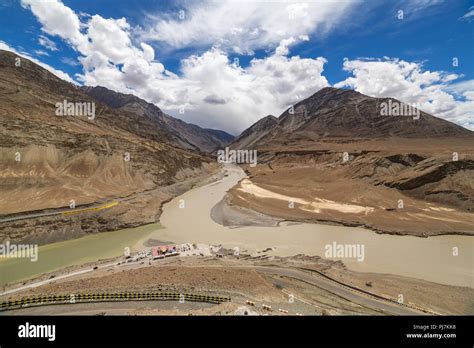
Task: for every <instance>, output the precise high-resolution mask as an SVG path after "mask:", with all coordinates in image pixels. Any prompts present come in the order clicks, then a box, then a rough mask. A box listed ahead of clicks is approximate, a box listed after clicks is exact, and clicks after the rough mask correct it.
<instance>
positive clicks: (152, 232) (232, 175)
mask: <svg viewBox="0 0 474 348" xmlns="http://www.w3.org/2000/svg"><path fill="white" fill-rule="evenodd" d="M225 170H226V172H227V175H226V176H225V177H223V178H222V179H221V180H220V181H218V182H214V183H211V184H208V185H205V186H201V187H198V188H195V189H192V190H190V191H187V192H186V193H184V194H183V195H181V196H178V197H176V198H175V199H173V200H172V201H170V202H169V203H167V204H165V206H164V207H163V214H162V216H161V219H160V223H161V225H162V227H161V226H159V225H156V224H154V225H148V226H143V227H139V228H135V229H128V230H122V231H117V232H109V233H102V234H98V235H93V236H88V237H84V238H89V239H87V240H86V239H84V238H81V239H82V241H81V239H78V240H75V241H69V242H61V243H55V244H52V245H48V246H46V247H44V248H43V249H41V248H40V251H39V258H38V261H37V262H36V263H37V264H39V265H42V266H38V265H37V266H35V267H34V268H33V269H30V270H27V271H25V269H26V268H28V264H33V263H32V262H29V261H27V260H8V261H2V262H0V266H1V267H2V272H3V271H5V267H6V268H7V270H6V275H7V277H6V279H5V281H8V282H11V281H14V280H18V279H22V278H24V277H25V275H26V274H28V276H29V277H30V276H32V275H34V274H38V272H39V271H41V272H46V271H51V270H53V269H57V268H58V267H59V266H61V265H62V266H67V265H72V264H81V263H84V262H89V261H94V260H93V259H94V258H95V259H99V258H106V257H111V256H118V255H120V254H121V253H122V252H123V248H124V246H132V250H133V249H137V248H138V247H140V246H141V245H143V243H144V242H145V241H146V240H148V239H150V238H151V239H155V240H161V241H172V242H174V243H187V242H189V243H206V244H222V245H223V246H224V247H227V248H234V247H238V248H239V249H240V251H241V252H244V251H245V250H246V251H247V252H250V253H253V252H256V251H257V250H263V249H265V248H268V247H271V248H273V251H271V252H270V254H271V255H276V256H291V255H296V254H306V255H318V256H323V257H324V255H325V246H326V245H328V244H333V243H334V242H336V243H337V244H359V245H363V246H364V259H363V261H357V259H353V258H344V259H342V261H343V262H344V263H345V264H346V266H347V267H348V268H349V269H351V270H354V271H362V272H376V273H390V274H397V275H403V276H409V277H414V278H419V279H425V280H428V281H433V282H437V283H442V284H448V285H459V286H469V287H474V274H473V265H474V253H473V250H474V237H471V236H456V235H449V236H436V237H429V238H419V237H411V236H396V235H388V234H377V233H375V232H373V231H371V230H368V229H364V228H356V227H344V226H330V225H321V224H284V225H281V226H279V227H254V226H252V227H241V228H229V227H224V226H222V225H219V224H217V223H216V222H214V221H213V220H212V218H211V216H210V211H211V209H212V208H213V207H214V205H215V204H217V203H218V202H219V201H220V200H221V199H222V197H223V196H224V195H225V192H226V191H227V190H228V189H229V188H231V187H232V186H234V185H235V184H236V183H237V182H238V180H240V179H241V178H242V177H244V176H245V174H244V172H243V171H242V169H240V168H239V167H236V166H227V167H226V169H225ZM133 246H134V247H133ZM453 247H457V248H458V255H457V256H454V255H453ZM336 259H337V258H336ZM12 261H13V262H16V263H13V264H9V263H10V262H12ZM63 262H64V264H63ZM12 265H14V266H15V269H12ZM20 276H21V277H20Z"/></svg>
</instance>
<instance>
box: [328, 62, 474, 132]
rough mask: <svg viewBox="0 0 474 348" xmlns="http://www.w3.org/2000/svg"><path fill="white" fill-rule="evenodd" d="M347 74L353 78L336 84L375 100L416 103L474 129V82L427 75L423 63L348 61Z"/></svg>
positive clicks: (434, 73)
mask: <svg viewBox="0 0 474 348" xmlns="http://www.w3.org/2000/svg"><path fill="white" fill-rule="evenodd" d="M343 68H344V70H346V71H348V72H350V73H351V74H352V75H353V76H351V77H349V78H347V79H345V80H344V81H341V82H339V83H336V84H335V87H339V88H340V87H350V88H353V89H355V90H357V91H359V92H361V93H363V94H366V95H369V96H373V97H393V98H397V99H399V100H401V101H402V102H405V103H410V104H412V103H416V104H418V105H420V108H421V109H422V110H423V111H425V112H427V113H430V114H432V115H434V116H437V117H441V118H444V119H446V120H449V121H451V122H455V123H458V124H460V125H462V126H464V127H466V128H470V129H474V120H473V117H472V116H473V111H472V110H474V104H473V99H472V91H473V89H472V87H473V83H472V81H467V82H462V83H461V82H459V83H455V81H456V80H458V79H459V78H460V77H461V76H459V75H457V74H450V73H447V72H443V71H426V70H424V69H423V65H422V63H416V62H406V61H404V60H400V59H391V58H388V57H386V58H384V59H356V60H345V61H344V64H343Z"/></svg>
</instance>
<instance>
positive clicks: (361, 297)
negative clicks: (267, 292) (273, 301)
mask: <svg viewBox="0 0 474 348" xmlns="http://www.w3.org/2000/svg"><path fill="white" fill-rule="evenodd" d="M255 269H256V270H257V271H259V272H262V273H267V274H276V275H281V276H285V277H290V278H296V279H300V280H303V281H305V282H307V283H309V284H311V285H314V286H316V287H318V288H321V289H324V290H326V291H329V292H331V293H332V294H335V295H337V296H340V297H342V298H345V299H346V300H348V301H351V302H355V303H358V304H361V305H363V306H366V307H369V308H372V309H378V310H381V311H383V312H385V313H386V314H391V315H420V314H426V313H423V312H421V311H417V310H415V309H411V308H408V307H405V306H403V305H400V304H397V303H392V302H390V301H384V300H381V299H380V300H379V299H377V298H375V297H371V296H370V295H365V294H363V293H359V292H357V291H355V290H352V289H350V288H347V287H344V286H342V285H340V284H338V283H336V282H334V281H331V280H329V279H326V278H323V277H318V276H316V275H314V274H312V273H309V272H304V271H300V270H297V269H292V268H280V267H263V266H256V267H255Z"/></svg>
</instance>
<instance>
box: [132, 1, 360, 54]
mask: <svg viewBox="0 0 474 348" xmlns="http://www.w3.org/2000/svg"><path fill="white" fill-rule="evenodd" d="M356 4H357V2H351V1H308V2H302V1H295V0H289V1H273V2H269V1H202V2H197V1H196V2H194V1H192V2H186V3H183V8H182V10H181V11H184V12H183V14H184V18H183V19H181V18H180V16H179V15H180V13H179V11H177V12H176V13H173V14H169V13H159V14H156V15H154V16H150V18H149V22H150V25H149V26H148V27H147V28H146V29H144V30H143V31H142V33H141V37H142V39H144V40H156V41H158V42H161V43H165V44H167V45H169V46H171V47H174V48H181V47H183V46H190V45H191V46H201V47H208V46H212V45H214V46H216V45H219V46H220V47H221V48H222V49H224V50H227V49H232V50H233V51H234V52H235V53H238V54H253V51H254V50H255V49H261V48H274V47H276V46H277V45H278V43H279V42H280V41H281V40H284V39H287V38H289V37H298V36H301V35H309V34H310V33H314V32H316V33H317V35H318V36H322V35H324V34H325V33H327V32H328V31H329V30H330V29H332V28H333V27H334V26H335V25H336V23H338V22H339V21H340V20H341V19H342V17H343V16H344V15H345V14H347V12H348V10H349V9H350V8H351V7H352V6H354V5H356Z"/></svg>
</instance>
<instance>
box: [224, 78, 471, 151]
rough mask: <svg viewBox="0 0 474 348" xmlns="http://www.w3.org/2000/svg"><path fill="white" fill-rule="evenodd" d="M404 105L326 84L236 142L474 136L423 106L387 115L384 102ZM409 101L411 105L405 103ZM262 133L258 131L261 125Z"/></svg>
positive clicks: (270, 143) (266, 143)
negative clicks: (403, 113) (409, 112)
mask: <svg viewBox="0 0 474 348" xmlns="http://www.w3.org/2000/svg"><path fill="white" fill-rule="evenodd" d="M389 101H392V102H394V103H400V105H402V104H404V103H402V102H400V101H398V100H397V99H395V98H374V97H370V96H366V95H364V94H362V93H360V92H357V91H354V90H344V89H338V88H334V87H325V88H323V89H321V90H319V91H317V92H316V93H314V94H313V95H311V96H309V97H308V98H305V99H303V100H301V101H299V102H297V103H295V104H294V106H292V107H290V108H288V109H287V110H285V111H284V112H283V113H282V114H281V115H280V116H279V117H278V118H277V119H276V122H273V124H268V123H267V126H269V127H268V129H261V127H260V126H259V122H260V121H261V120H259V121H257V122H256V123H254V124H253V125H252V126H250V127H249V128H247V129H246V130H244V131H243V132H242V133H241V134H240V135H239V136H238V137H237V138H236V139H235V140H234V141H233V142H232V144H231V145H230V146H231V147H234V148H239V147H242V146H254V147H261V146H265V147H271V146H275V145H281V144H283V142H297V141H298V140H299V139H304V140H306V141H319V140H321V139H322V138H326V137H328V136H329V137H334V138H383V137H390V136H392V137H401V138H430V137H474V132H472V131H470V130H468V129H465V128H463V127H461V126H459V125H456V124H454V123H451V122H449V121H446V120H443V119H441V118H437V117H435V116H433V115H430V114H428V113H426V112H423V111H421V110H419V119H415V118H414V117H410V116H383V115H381V111H380V109H381V108H380V105H382V103H388V102H389ZM404 105H406V104H404ZM257 129H258V131H257V133H258V134H252V131H255V130H257Z"/></svg>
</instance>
